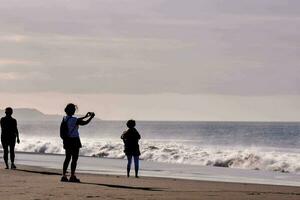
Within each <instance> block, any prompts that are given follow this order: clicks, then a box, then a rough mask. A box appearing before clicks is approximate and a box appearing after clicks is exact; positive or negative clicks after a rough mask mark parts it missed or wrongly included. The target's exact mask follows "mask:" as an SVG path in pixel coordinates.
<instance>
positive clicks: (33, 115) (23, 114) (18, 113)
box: [0, 108, 100, 121]
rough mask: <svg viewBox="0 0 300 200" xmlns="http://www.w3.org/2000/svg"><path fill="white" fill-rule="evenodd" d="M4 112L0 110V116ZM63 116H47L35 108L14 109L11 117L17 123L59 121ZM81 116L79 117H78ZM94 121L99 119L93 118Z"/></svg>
mask: <svg viewBox="0 0 300 200" xmlns="http://www.w3.org/2000/svg"><path fill="white" fill-rule="evenodd" d="M4 115H5V112H4V110H1V109H0V116H1V117H2V116H4ZM62 116H63V115H48V114H44V113H42V112H41V111H39V110H37V109H35V108H14V114H13V117H14V118H16V119H17V120H18V121H19V120H21V121H60V120H61V119H62ZM80 116H81V115H80ZM95 120H96V121H99V120H100V119H98V118H95Z"/></svg>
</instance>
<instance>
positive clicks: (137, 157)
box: [127, 155, 139, 176]
mask: <svg viewBox="0 0 300 200" xmlns="http://www.w3.org/2000/svg"><path fill="white" fill-rule="evenodd" d="M132 157H133V159H134V169H135V176H138V172H139V156H133V155H127V159H128V163H127V176H129V173H130V168H131V163H132Z"/></svg>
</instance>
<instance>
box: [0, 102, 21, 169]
mask: <svg viewBox="0 0 300 200" xmlns="http://www.w3.org/2000/svg"><path fill="white" fill-rule="evenodd" d="M12 114H13V109H12V108H10V107H8V108H6V109H5V115H6V116H5V117H2V118H1V122H0V123H1V143H2V147H3V158H4V162H5V165H6V168H5V169H9V165H8V148H9V152H10V161H11V169H16V165H15V145H16V139H17V143H18V144H19V143H20V138H19V131H18V127H17V120H16V119H14V118H13V117H12Z"/></svg>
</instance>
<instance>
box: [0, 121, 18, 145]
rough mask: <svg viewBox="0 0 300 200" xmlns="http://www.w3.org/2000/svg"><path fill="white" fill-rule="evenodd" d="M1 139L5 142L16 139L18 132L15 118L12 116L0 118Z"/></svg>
mask: <svg viewBox="0 0 300 200" xmlns="http://www.w3.org/2000/svg"><path fill="white" fill-rule="evenodd" d="M0 123H1V140H2V141H5V142H9V141H14V140H16V137H17V134H18V128H17V120H15V119H14V118H12V117H8V116H6V117H2V118H1V121H0Z"/></svg>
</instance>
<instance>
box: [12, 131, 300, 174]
mask: <svg viewBox="0 0 300 200" xmlns="http://www.w3.org/2000/svg"><path fill="white" fill-rule="evenodd" d="M82 143H83V148H82V149H81V151H80V153H81V155H84V156H94V157H104V158H117V159H124V158H125V155H124V153H123V143H122V142H121V141H120V140H84V139H83V140H82ZM140 147H141V159H143V160H149V161H156V162H168V163H178V164H192V165H206V166H219V167H230V168H243V169H255V170H269V171H280V172H293V173H300V163H299V160H300V154H299V151H300V150H299V151H298V150H293V151H290V150H288V149H266V148H265V149H262V148H255V147H252V148H245V147H235V148H228V147H217V146H206V147H199V146H196V145H190V144H184V143H176V142H165V141H164V142H160V141H157V140H156V141H147V140H146V141H145V140H144V141H142V142H141V143H140ZM16 150H18V151H23V152H37V153H53V154H63V153H64V150H63V148H62V142H61V140H60V139H58V138H52V139H49V138H48V139H44V138H35V137H31V138H25V139H23V140H22V142H21V144H19V145H17V146H16Z"/></svg>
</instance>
